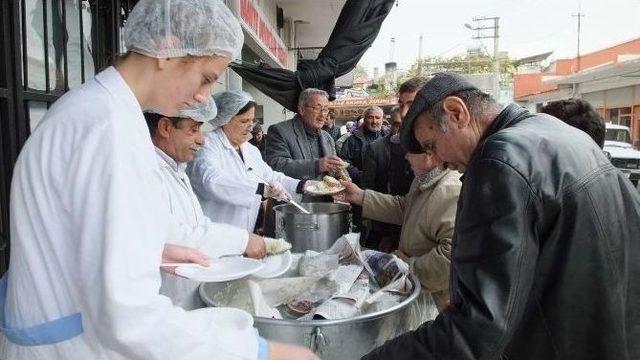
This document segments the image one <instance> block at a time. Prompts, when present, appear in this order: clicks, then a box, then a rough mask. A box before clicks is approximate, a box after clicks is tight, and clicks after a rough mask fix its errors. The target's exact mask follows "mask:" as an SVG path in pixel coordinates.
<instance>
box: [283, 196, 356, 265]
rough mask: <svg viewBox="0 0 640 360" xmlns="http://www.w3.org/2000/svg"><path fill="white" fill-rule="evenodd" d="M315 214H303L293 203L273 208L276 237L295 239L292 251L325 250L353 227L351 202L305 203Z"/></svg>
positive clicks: (289, 240)
mask: <svg viewBox="0 0 640 360" xmlns="http://www.w3.org/2000/svg"><path fill="white" fill-rule="evenodd" d="M301 205H302V206H303V207H304V208H305V209H307V210H309V212H311V214H303V213H302V212H300V211H299V210H298V209H296V208H295V207H294V206H293V205H290V204H283V205H278V206H275V207H274V208H273V210H274V211H275V213H276V230H275V233H276V237H282V238H284V239H285V240H287V241H288V242H290V243H291V245H292V246H293V249H292V250H291V252H295V253H302V252H304V251H306V250H315V251H323V250H327V249H328V248H330V247H331V245H333V243H334V242H335V241H336V240H337V239H338V238H339V237H340V236H342V235H344V234H346V233H348V232H349V230H350V227H351V213H350V209H351V206H350V205H346V204H337V203H302V204H301Z"/></svg>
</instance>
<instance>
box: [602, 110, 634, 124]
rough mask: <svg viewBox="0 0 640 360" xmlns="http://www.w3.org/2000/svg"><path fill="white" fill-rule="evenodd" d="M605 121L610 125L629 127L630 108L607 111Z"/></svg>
mask: <svg viewBox="0 0 640 360" xmlns="http://www.w3.org/2000/svg"><path fill="white" fill-rule="evenodd" d="M605 120H606V121H610V122H611V123H612V124H617V125H624V126H628V127H631V107H622V108H615V109H607V111H606V119H605Z"/></svg>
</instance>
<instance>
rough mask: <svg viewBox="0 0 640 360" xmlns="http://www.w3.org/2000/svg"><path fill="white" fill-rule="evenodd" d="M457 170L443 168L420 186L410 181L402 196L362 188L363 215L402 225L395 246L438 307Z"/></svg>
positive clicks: (442, 300) (445, 293)
mask: <svg viewBox="0 0 640 360" xmlns="http://www.w3.org/2000/svg"><path fill="white" fill-rule="evenodd" d="M460 176H461V174H460V173H458V172H456V171H452V170H445V171H444V172H442V173H441V174H439V175H437V176H436V177H434V178H433V179H431V180H430V181H429V182H428V183H426V184H425V185H423V186H420V184H419V183H418V181H417V180H414V181H413V183H412V184H411V189H410V190H409V193H407V195H405V196H393V195H387V194H382V193H379V192H375V191H371V190H365V193H364V201H363V204H362V215H363V217H365V218H368V219H372V220H377V221H382V222H386V223H390V224H398V225H402V231H401V234H400V245H399V250H400V251H402V252H404V253H405V254H407V255H408V256H410V261H409V266H410V268H411V272H412V273H413V274H415V275H416V276H417V277H418V279H420V283H421V284H422V288H423V290H425V291H428V292H430V293H431V295H432V296H433V298H434V300H435V302H436V305H437V307H438V310H442V309H443V308H444V307H446V306H447V305H448V303H449V265H450V264H451V261H450V259H451V238H452V237H453V227H454V223H455V215H456V207H457V202H458V195H459V194H460V187H461V186H462V183H461V182H460Z"/></svg>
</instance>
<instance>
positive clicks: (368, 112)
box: [340, 106, 386, 184]
mask: <svg viewBox="0 0 640 360" xmlns="http://www.w3.org/2000/svg"><path fill="white" fill-rule="evenodd" d="M383 118H384V112H383V111H382V109H381V108H380V107H378V106H370V107H368V108H366V109H365V110H364V113H363V119H364V120H363V123H362V126H361V127H360V128H359V129H358V130H356V132H354V133H353V135H352V136H350V137H349V138H348V139H347V140H346V141H345V142H344V144H343V145H342V148H341V149H340V157H342V158H343V159H345V160H346V161H348V162H349V163H350V164H351V165H352V166H350V167H349V168H348V169H347V170H348V171H349V176H351V179H353V181H354V182H355V183H356V184H360V178H361V175H362V169H363V168H362V151H363V150H364V149H365V148H366V147H367V145H369V144H371V143H372V142H373V141H375V140H377V139H380V138H382V137H384V136H385V135H386V133H385V132H384V131H383V130H382V119H383Z"/></svg>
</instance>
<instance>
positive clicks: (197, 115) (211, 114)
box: [178, 97, 218, 122]
mask: <svg viewBox="0 0 640 360" xmlns="http://www.w3.org/2000/svg"><path fill="white" fill-rule="evenodd" d="M208 100H209V101H207V102H206V103H202V104H196V105H194V106H192V107H190V108H187V109H181V110H179V111H178V117H182V118H191V119H193V120H195V121H199V122H211V119H213V118H215V117H216V116H217V115H218V107H217V106H216V102H215V101H213V99H212V98H211V97H209V99H208Z"/></svg>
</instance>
